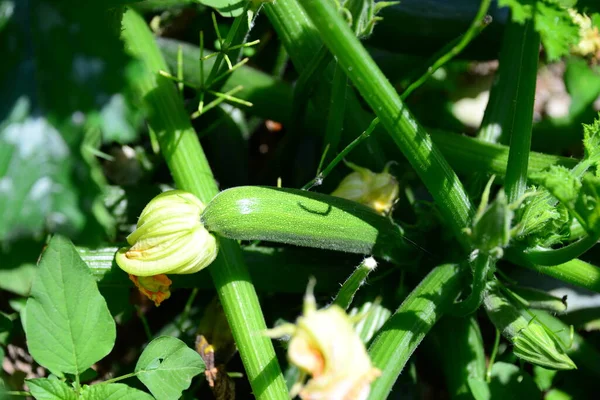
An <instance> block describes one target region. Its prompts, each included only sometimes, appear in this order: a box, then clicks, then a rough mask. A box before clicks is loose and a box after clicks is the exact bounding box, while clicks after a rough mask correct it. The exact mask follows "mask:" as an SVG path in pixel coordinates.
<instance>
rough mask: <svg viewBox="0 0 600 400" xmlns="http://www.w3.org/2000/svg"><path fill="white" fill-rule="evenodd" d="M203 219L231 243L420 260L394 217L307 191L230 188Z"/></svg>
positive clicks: (404, 260)
mask: <svg viewBox="0 0 600 400" xmlns="http://www.w3.org/2000/svg"><path fill="white" fill-rule="evenodd" d="M200 218H201V220H202V222H203V223H204V226H205V228H206V229H208V230H209V231H210V232H213V233H217V234H218V235H221V236H224V237H227V238H230V239H237V240H267V241H272V242H279V243H287V244H293V245H298V246H306V247H315V248H320V249H328V250H337V251H344V252H349V253H360V254H373V255H374V256H377V257H380V258H383V259H384V260H387V261H391V262H394V263H399V264H404V263H406V262H407V261H410V259H411V257H414V254H412V255H409V250H412V249H411V248H410V246H408V245H407V243H406V241H405V240H404V236H403V232H402V229H401V228H400V227H399V226H398V225H395V224H394V223H392V222H391V221H390V220H389V219H388V218H385V217H383V216H381V215H379V214H377V213H375V212H374V211H373V210H371V209H370V208H367V207H365V206H363V205H361V204H358V203H355V202H353V201H350V200H346V199H341V198H338V197H334V196H329V195H326V194H321V193H315V192H308V191H305V190H298V189H282V188H274V187H265V186H240V187H235V188H231V189H227V190H225V191H223V192H221V193H219V194H218V195H217V196H215V197H214V198H213V199H212V200H211V201H210V202H209V203H208V204H207V206H206V208H205V209H204V212H203V213H202V215H201V217H200ZM407 258H408V259H407ZM412 260H413V261H414V258H413V259H412Z"/></svg>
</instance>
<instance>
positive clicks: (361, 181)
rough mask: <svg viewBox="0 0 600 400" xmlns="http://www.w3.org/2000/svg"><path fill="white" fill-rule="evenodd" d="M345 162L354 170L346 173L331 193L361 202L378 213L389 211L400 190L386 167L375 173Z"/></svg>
mask: <svg viewBox="0 0 600 400" xmlns="http://www.w3.org/2000/svg"><path fill="white" fill-rule="evenodd" d="M347 164H348V166H349V167H350V168H352V169H353V170H354V172H352V173H350V174H349V175H347V176H346V177H345V178H344V179H343V180H342V181H341V182H340V184H339V185H338V187H337V189H335V190H334V191H333V193H331V194H332V195H333V196H337V197H342V198H344V199H348V200H353V201H356V202H358V203H361V204H363V205H365V206H367V207H370V208H372V209H374V210H375V211H377V212H378V213H380V214H387V213H389V212H390V210H391V209H392V206H393V205H394V203H395V201H396V199H397V198H398V194H399V192H400V187H399V185H398V181H396V178H394V176H393V175H392V174H390V173H389V172H388V171H387V168H386V169H384V170H383V171H382V172H381V173H378V174H377V173H375V172H373V171H371V170H369V169H367V168H363V167H359V166H358V165H355V164H352V163H347Z"/></svg>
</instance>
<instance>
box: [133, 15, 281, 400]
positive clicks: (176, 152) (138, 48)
mask: <svg viewBox="0 0 600 400" xmlns="http://www.w3.org/2000/svg"><path fill="white" fill-rule="evenodd" d="M123 26H124V32H123V37H124V39H125V43H126V45H127V46H128V47H129V48H130V51H131V52H132V54H134V55H135V56H136V57H138V58H139V59H141V60H142V61H143V62H144V64H145V66H146V71H147V73H145V74H143V75H141V76H139V77H138V81H137V82H138V85H139V89H140V92H141V95H142V99H143V100H144V102H145V103H146V105H147V106H148V108H149V110H150V115H149V123H150V126H152V128H153V130H154V131H155V132H156V135H157V137H158V140H159V143H160V147H161V151H162V153H163V155H164V158H165V160H166V162H167V165H168V166H169V169H170V170H171V173H172V175H173V179H174V180H175V183H176V185H177V187H179V188H180V189H183V190H187V191H189V192H191V193H193V194H195V195H196V196H198V198H199V199H200V200H201V201H203V202H204V203H207V202H208V201H209V200H210V199H212V197H214V196H215V195H216V194H217V193H218V191H219V190H218V187H217V184H216V182H215V180H214V177H213V175H212V172H211V169H210V166H209V164H208V161H207V160H206V157H205V155H204V152H203V150H202V147H201V146H200V142H199V141H198V137H197V136H196V132H195V131H194V129H193V128H192V126H191V123H190V120H189V117H188V115H187V114H186V112H185V109H184V106H183V102H182V100H181V98H180V97H179V96H178V94H177V91H176V90H175V87H174V85H173V83H172V82H170V81H169V80H168V79H167V78H164V77H162V76H160V75H158V74H157V72H158V71H159V70H164V71H168V67H167V65H166V63H165V61H164V59H163V58H162V56H161V54H160V52H159V50H158V47H157V46H156V43H155V41H154V38H153V37H152V34H151V32H150V30H149V29H148V27H147V25H146V23H145V21H144V20H143V19H142V18H141V17H140V16H139V15H137V14H135V13H134V12H132V11H131V10H130V11H129V12H127V13H126V14H125V16H124V18H123ZM209 272H210V273H211V275H212V278H213V282H214V284H215V287H216V289H217V292H218V294H219V298H220V300H221V304H222V305H223V309H224V311H225V315H226V317H227V320H228V321H229V325H230V326H231V330H232V332H233V337H234V339H235V342H236V344H237V346H238V349H239V350H240V355H241V358H242V362H243V363H244V367H245V369H246V373H247V376H248V380H249V381H250V385H251V386H252V389H253V392H254V395H255V396H256V398H258V399H286V398H287V389H286V386H285V381H284V379H283V375H282V374H281V370H280V368H279V364H278V362H277V358H276V356H275V351H274V349H273V345H272V343H271V340H270V339H269V338H267V337H266V336H264V335H262V332H264V330H265V329H266V325H265V321H264V317H263V315H262V312H261V308H260V304H259V301H258V297H257V295H256V291H255V290H254V286H253V285H252V281H251V279H250V275H249V273H248V270H247V268H246V265H245V263H244V259H243V257H242V253H241V250H240V247H239V245H238V244H237V243H236V242H235V241H232V240H226V239H222V238H220V240H219V256H218V257H217V260H215V262H214V263H213V264H212V265H211V266H210V267H209Z"/></svg>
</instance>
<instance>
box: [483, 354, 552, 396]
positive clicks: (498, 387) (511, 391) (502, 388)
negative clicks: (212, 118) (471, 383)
mask: <svg viewBox="0 0 600 400" xmlns="http://www.w3.org/2000/svg"><path fill="white" fill-rule="evenodd" d="M489 387H490V393H491V398H492V399H541V398H542V394H541V393H540V390H539V389H538V388H537V386H536V385H535V383H534V382H533V379H532V378H531V375H529V374H528V373H526V372H525V371H523V370H522V369H520V368H519V367H517V366H516V365H513V364H508V363H504V362H497V363H495V364H494V366H493V367H492V381H491V382H490V385H489Z"/></svg>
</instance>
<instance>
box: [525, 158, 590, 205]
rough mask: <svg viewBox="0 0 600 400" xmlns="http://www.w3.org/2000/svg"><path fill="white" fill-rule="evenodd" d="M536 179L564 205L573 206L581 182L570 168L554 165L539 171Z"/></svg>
mask: <svg viewBox="0 0 600 400" xmlns="http://www.w3.org/2000/svg"><path fill="white" fill-rule="evenodd" d="M536 180H537V181H539V182H540V183H541V184H542V185H543V186H544V187H545V188H546V189H548V190H549V191H550V193H552V195H553V196H554V197H556V198H557V199H558V200H559V201H560V202H561V203H563V204H564V205H565V206H566V207H569V208H573V207H574V205H575V200H576V199H577V195H578V193H579V190H580V189H581V182H579V180H578V179H577V178H576V177H575V176H574V175H573V174H572V173H571V170H569V169H567V168H565V167H562V166H556V165H555V166H552V167H550V168H548V169H547V170H546V171H544V172H541V173H540V175H539V178H538V177H536Z"/></svg>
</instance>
